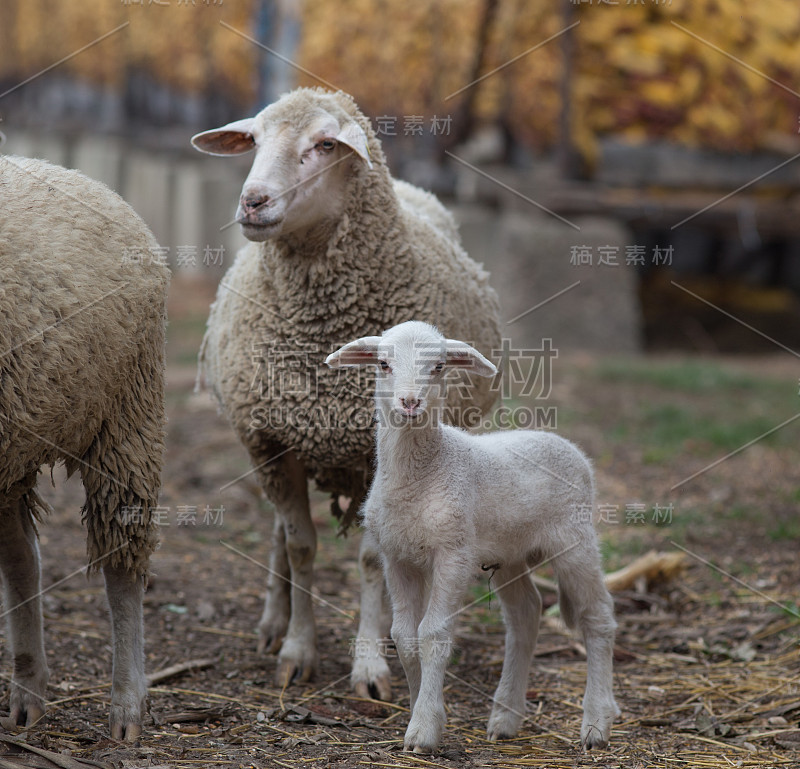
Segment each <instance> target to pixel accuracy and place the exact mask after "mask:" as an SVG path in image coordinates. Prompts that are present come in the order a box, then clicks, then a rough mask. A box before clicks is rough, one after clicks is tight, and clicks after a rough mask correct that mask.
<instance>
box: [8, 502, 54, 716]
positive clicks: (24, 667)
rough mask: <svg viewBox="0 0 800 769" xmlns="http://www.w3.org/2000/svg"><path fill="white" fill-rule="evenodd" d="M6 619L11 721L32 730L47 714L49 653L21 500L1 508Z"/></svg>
mask: <svg viewBox="0 0 800 769" xmlns="http://www.w3.org/2000/svg"><path fill="white" fill-rule="evenodd" d="M0 574H2V583H3V604H2V606H3V614H5V616H6V627H7V634H8V635H7V638H8V647H9V651H10V652H11V659H12V661H13V665H14V668H13V673H12V677H11V720H12V721H14V723H17V724H24V725H26V726H30V725H31V724H33V723H35V722H36V721H38V720H39V719H40V718H41V717H42V716H43V715H44V707H45V691H46V688H47V680H48V678H49V671H48V669H47V660H46V658H45V653H44V633H43V628H42V602H41V597H40V594H41V589H40V565H39V545H38V542H37V541H36V532H35V531H34V528H33V524H32V522H31V519H30V515H29V514H28V511H27V509H26V508H25V507H24V505H23V503H22V502H21V501H17V502H14V503H12V505H11V506H10V507H4V506H2V505H0Z"/></svg>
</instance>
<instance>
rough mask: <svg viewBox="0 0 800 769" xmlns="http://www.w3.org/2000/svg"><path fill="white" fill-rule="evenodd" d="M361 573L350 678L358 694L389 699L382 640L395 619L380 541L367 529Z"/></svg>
mask: <svg viewBox="0 0 800 769" xmlns="http://www.w3.org/2000/svg"><path fill="white" fill-rule="evenodd" d="M358 560H359V566H360V576H361V619H360V622H359V625H358V636H357V637H356V644H355V655H354V659H353V672H352V673H351V675H350V682H351V684H352V685H353V688H354V689H355V692H356V694H357V695H358V696H359V697H374V698H376V699H381V700H389V699H391V697H392V686H391V679H390V672H389V665H388V664H387V663H386V657H385V656H384V653H383V649H382V643H383V642H385V640H386V637H387V634H388V633H389V628H390V626H391V622H392V612H391V607H390V605H389V595H388V592H387V590H386V583H385V582H384V579H383V568H382V566H381V559H380V553H379V551H378V543H377V541H376V540H375V537H374V536H373V535H372V533H371V532H369V531H364V533H363V535H362V538H361V549H360V551H359V557H358Z"/></svg>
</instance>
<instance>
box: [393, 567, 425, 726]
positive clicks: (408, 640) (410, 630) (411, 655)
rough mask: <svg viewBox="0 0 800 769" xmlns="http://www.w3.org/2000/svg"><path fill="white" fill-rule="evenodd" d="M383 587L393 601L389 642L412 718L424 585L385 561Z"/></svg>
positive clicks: (417, 683)
mask: <svg viewBox="0 0 800 769" xmlns="http://www.w3.org/2000/svg"><path fill="white" fill-rule="evenodd" d="M385 566H386V585H387V587H388V590H389V595H391V598H392V631H391V632H392V640H393V641H394V645H395V646H396V647H397V656H398V657H399V658H400V664H401V665H402V666H403V671H404V672H405V674H406V679H407V680H408V689H409V701H410V706H409V709H410V710H411V713H412V715H413V713H414V708H415V707H416V702H417V697H418V696H419V686H420V681H421V678H422V672H421V668H420V659H419V635H418V628H419V623H420V620H421V619H422V614H423V610H424V598H425V585H424V582H423V580H422V577H421V575H420V574H418V573H417V572H414V571H410V570H409V569H407V568H404V567H403V566H401V565H400V564H398V563H396V562H394V561H391V560H390V559H387V560H386V562H385Z"/></svg>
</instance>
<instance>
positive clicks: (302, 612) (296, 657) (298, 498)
mask: <svg viewBox="0 0 800 769" xmlns="http://www.w3.org/2000/svg"><path fill="white" fill-rule="evenodd" d="M273 473H274V474H276V475H275V477H279V478H280V482H279V483H275V484H274V485H269V481H267V483H266V491H267V495H268V496H269V498H270V501H271V502H272V503H273V504H274V505H275V515H276V516H278V517H279V519H280V525H281V527H282V529H283V535H284V537H285V543H286V557H287V561H288V564H289V585H290V587H289V600H290V614H289V624H288V627H287V629H286V636H285V638H284V640H283V644H282V645H281V651H280V654H279V655H278V665H277V668H276V670H275V682H276V684H277V685H278V686H285V685H286V684H288V683H291V682H292V681H295V680H297V681H300V682H303V681H308V680H309V679H310V678H311V677H312V675H313V674H314V672H315V671H316V669H317V659H318V658H317V629H316V624H315V622H314V611H313V606H312V604H311V597H312V593H311V588H312V586H313V577H314V556H315V554H316V551H317V532H316V530H315V529H314V523H313V521H312V520H311V512H310V510H309V504H308V482H307V480H306V472H305V467H304V466H303V464H302V462H301V461H300V460H299V459H298V458H297V456H296V455H295V454H294V452H292V451H290V452H288V453H286V454H285V455H284V456H283V457H281V460H280V466H279V467H278V468H276V469H274V470H273ZM280 566H281V568H282V564H281V565H280ZM280 570H281V569H280V568H279V569H276V570H275V571H276V572H277V573H280ZM270 576H271V578H275V573H273V574H271V575H270Z"/></svg>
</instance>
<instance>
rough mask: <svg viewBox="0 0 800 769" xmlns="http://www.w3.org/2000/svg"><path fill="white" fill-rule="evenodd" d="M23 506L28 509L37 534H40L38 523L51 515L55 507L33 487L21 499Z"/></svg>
mask: <svg viewBox="0 0 800 769" xmlns="http://www.w3.org/2000/svg"><path fill="white" fill-rule="evenodd" d="M20 501H21V502H22V506H23V507H24V508H25V510H27V512H28V515H29V516H30V520H31V523H32V524H33V528H34V530H35V531H36V535H37V536H38V535H39V532H38V530H37V528H36V524H37V523H41V522H42V521H43V520H44V518H45V517H46V516H48V515H50V514H51V513H52V512H53V508H52V507H50V505H49V504H48V503H47V502H46V501H45V500H44V499H42V497H41V495H40V494H39V492H38V491H36V489H35V488H32V489H30V490H28V491H26V492H25V493H24V494H23V495H22V497H21V500H20Z"/></svg>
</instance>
